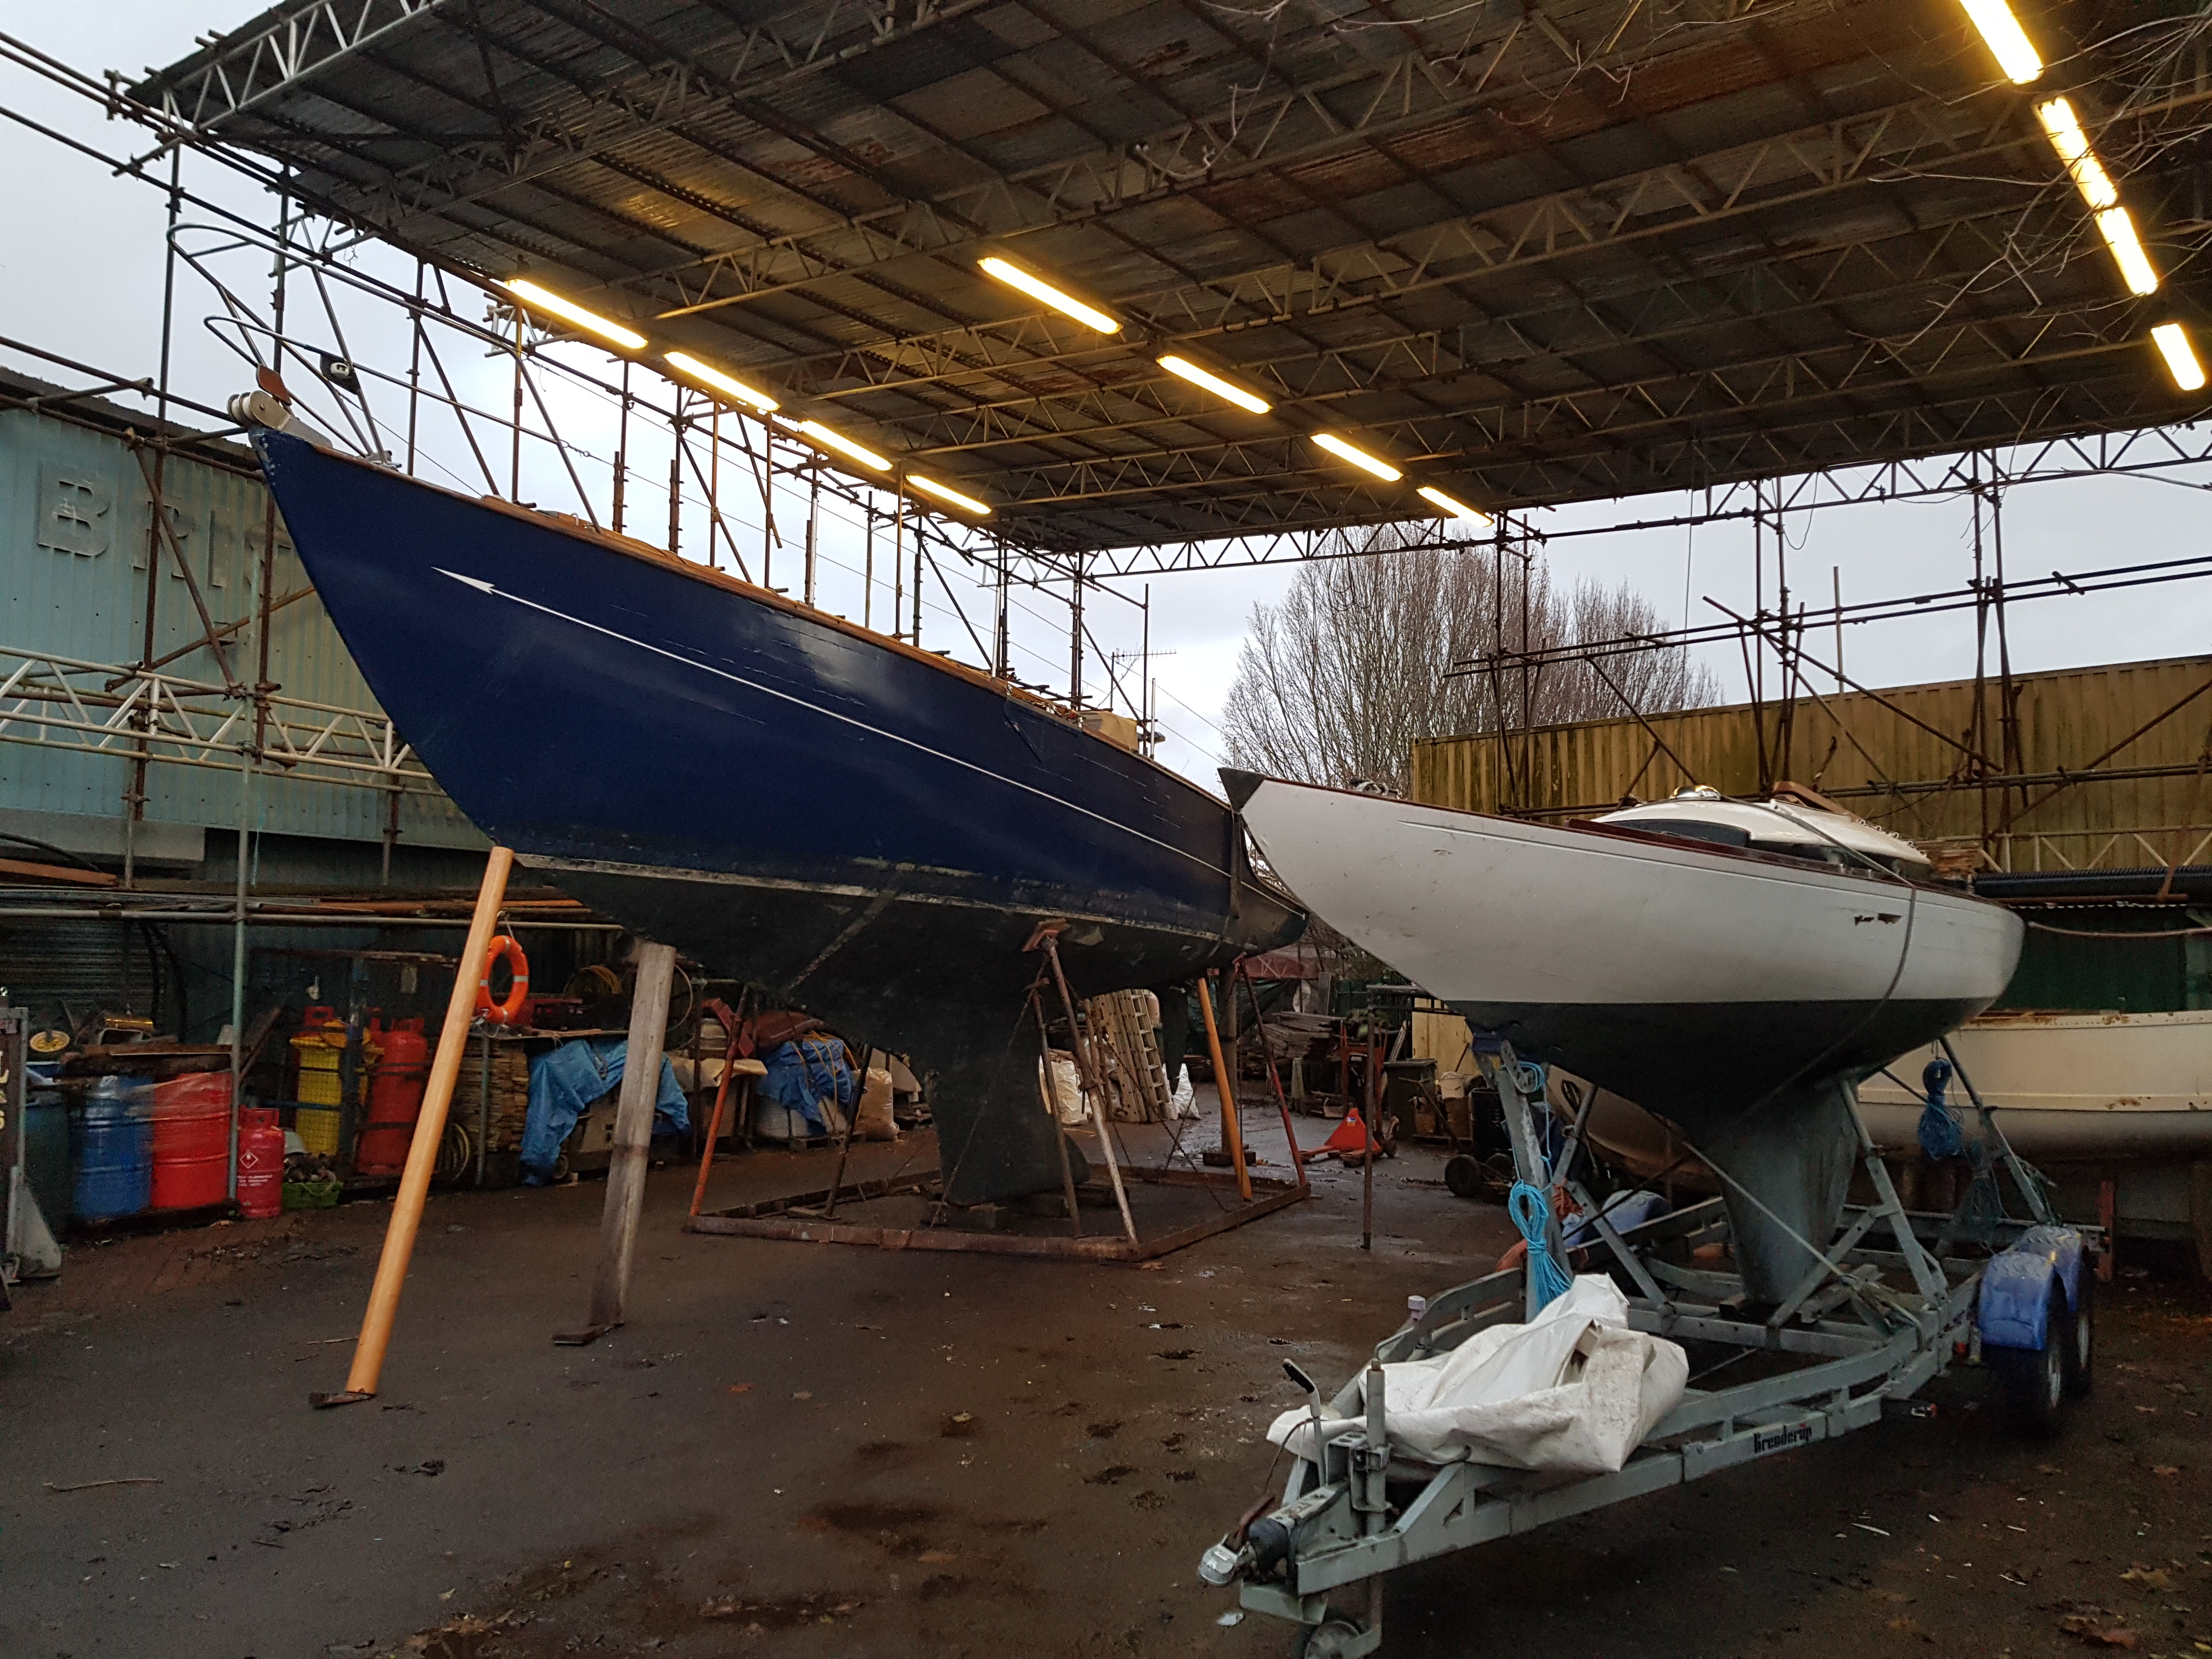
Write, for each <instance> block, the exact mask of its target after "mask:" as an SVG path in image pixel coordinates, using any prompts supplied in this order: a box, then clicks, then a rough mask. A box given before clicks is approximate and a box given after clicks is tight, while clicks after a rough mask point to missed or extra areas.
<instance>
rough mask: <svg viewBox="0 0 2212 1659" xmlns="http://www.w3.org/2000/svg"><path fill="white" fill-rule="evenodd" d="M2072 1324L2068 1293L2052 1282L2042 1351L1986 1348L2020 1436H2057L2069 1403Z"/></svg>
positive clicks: (1984, 1352) (1986, 1361) (1984, 1357)
mask: <svg viewBox="0 0 2212 1659" xmlns="http://www.w3.org/2000/svg"><path fill="white" fill-rule="evenodd" d="M2069 1328H2070V1322H2069V1320H2068V1318H2067V1315H2066V1291H2065V1290H2064V1289H2063V1287H2062V1286H2060V1285H2057V1284H2053V1285H2051V1306H2050V1309H2049V1311H2048V1313H2047V1315H2046V1316H2045V1319H2044V1322H2043V1346H2041V1347H2039V1348H1984V1349H1983V1350H1982V1360H1983V1363H1984V1364H1986V1365H1988V1367H1989V1368H1990V1370H1992V1371H1994V1372H1995V1373H1996V1379H1997V1394H1998V1397H1999V1399H2000V1400H2001V1401H2002V1402H2003V1406H2004V1414H2005V1421H2006V1422H2007V1423H2008V1424H2009V1425H2011V1426H2012V1428H2013V1430H2014V1431H2015V1432H2016V1433H2020V1434H2023V1435H2027V1436H2028V1437H2032V1438H2033V1439H2038V1440H2048V1439H2049V1438H2051V1436H2053V1435H2055V1434H2057V1432H2058V1423H2059V1408H2060V1407H2062V1406H2063V1405H2064V1404H2065V1403H2066V1352H2067V1349H2068V1347H2069V1342H2068V1340H2067V1339H2068V1334H2069Z"/></svg>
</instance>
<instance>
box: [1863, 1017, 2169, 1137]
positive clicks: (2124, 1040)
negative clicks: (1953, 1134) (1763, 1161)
mask: <svg viewBox="0 0 2212 1659" xmlns="http://www.w3.org/2000/svg"><path fill="white" fill-rule="evenodd" d="M1951 1046H1952V1048H1954V1050H1955V1051H1956V1052H1957V1054H1958V1056H1959V1063H1960V1065H1961V1066H1964V1067H1965V1068H1966V1075H1967V1076H1968V1077H1970V1078H1972V1079H1973V1082H1974V1087H1975V1088H1976V1089H1978V1091H1980V1092H1981V1097H1982V1098H1983V1100H1984V1101H1985V1102H1987V1103H1989V1104H1990V1106H1991V1107H1994V1108H1996V1112H1997V1123H1998V1125H1999V1127H2002V1129H2003V1130H2004V1133H2005V1139H2007V1140H2008V1141H2009V1142H2011V1143H2012V1146H2013V1150H2014V1151H2015V1152H2018V1153H2020V1155H2021V1157H2023V1158H2029V1159H2031V1160H2033V1161H2036V1162H2047V1163H2052V1164H2063V1163H2067V1162H2069V1161H2073V1162H2081V1163H2119V1162H2136V1161H2154V1160H2167V1159H2172V1160H2177V1161H2181V1162H2186V1163H2198V1162H2203V1161H2205V1160H2208V1159H2212V1009H2191V1010H2189V1011H2187V1012H2181V1013H2165V1014H2119V1013H2108V1014H2100V1013H2038V1012H2015V1011H2013V1010H2005V1011H2003V1012H1997V1013H1988V1014H1984V1015H1982V1016H1981V1017H1980V1018H1978V1019H1974V1020H1972V1021H1969V1022H1968V1023H1967V1024H1965V1025H1963V1026H1961V1027H1960V1029H1959V1030H1956V1031H1954V1032H1953V1033H1952V1034H1951ZM1935 1055H1936V1050H1935V1049H1933V1048H1928V1049H1924V1050H1916V1051H1915V1052H1913V1053H1911V1054H1906V1055H1905V1056H1903V1057H1902V1058H1900V1059H1899V1060H1898V1062H1897V1063H1896V1064H1895V1065H1894V1066H1891V1067H1890V1069H1891V1070H1892V1071H1893V1072H1894V1073H1896V1074H1897V1075H1898V1077H1899V1079H1902V1080H1903V1081H1904V1082H1905V1083H1906V1084H1909V1085H1911V1086H1912V1087H1913V1088H1916V1089H1917V1087H1918V1086H1919V1083H1920V1073H1921V1068H1922V1067H1923V1066H1924V1065H1926V1063H1927V1062H1928V1061H1929V1060H1930V1059H1933V1058H1934V1057H1935ZM1950 1096H1951V1100H1952V1103H1954V1105H1957V1106H1960V1107H1967V1106H1969V1105H1971V1102H1970V1101H1969V1100H1968V1098H1967V1096H1966V1090H1965V1089H1964V1088H1962V1087H1961V1086H1960V1085H1958V1084H1957V1083H1955V1082H1954V1084H1953V1085H1951V1091H1950ZM1859 1103H1860V1107H1861V1109H1862V1111H1863V1113H1864V1115H1865V1117H1866V1121H1867V1127H1868V1129H1869V1131H1870V1132H1871V1133H1873V1135H1874V1138H1875V1141H1876V1142H1877V1143H1879V1144H1880V1145H1881V1146H1884V1147H1897V1148H1899V1149H1903V1148H1907V1147H1911V1146H1913V1145H1914V1144H1915V1137H1916V1135H1917V1133H1918V1126H1919V1121H1920V1101H1919V1099H1918V1097H1917V1096H1915V1095H1913V1094H1911V1092H1909V1091H1907V1090H1906V1089H1904V1088H1900V1087H1899V1085H1897V1084H1896V1083H1893V1082H1891V1081H1890V1080H1889V1079H1887V1078H1886V1077H1874V1078H1869V1079H1867V1081H1866V1082H1865V1083H1863V1084H1862V1085H1860V1087H1859ZM1970 1121H1971V1120H1970Z"/></svg>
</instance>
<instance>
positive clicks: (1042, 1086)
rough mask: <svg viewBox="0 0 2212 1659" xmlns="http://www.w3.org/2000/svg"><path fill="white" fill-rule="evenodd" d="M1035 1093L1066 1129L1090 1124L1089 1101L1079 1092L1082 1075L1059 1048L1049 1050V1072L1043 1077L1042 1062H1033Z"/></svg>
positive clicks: (1068, 1056)
mask: <svg viewBox="0 0 2212 1659" xmlns="http://www.w3.org/2000/svg"><path fill="white" fill-rule="evenodd" d="M1037 1092H1038V1094H1039V1095H1041V1096H1042V1097H1043V1100H1044V1103H1045V1107H1046V1109H1048V1111H1050V1112H1051V1113H1052V1115H1054V1117H1056V1118H1058V1119H1059V1120H1060V1122H1061V1124H1063V1125H1064V1126H1065V1127H1068V1128H1070V1129H1076V1128H1080V1127H1082V1126H1083V1125H1085V1124H1086V1123H1088V1122H1089V1121H1091V1112H1090V1105H1091V1103H1090V1100H1089V1099H1088V1097H1085V1094H1084V1091H1083V1073H1081V1072H1080V1071H1079V1070H1078V1069H1077V1067H1076V1064H1075V1056H1074V1055H1073V1054H1067V1053H1066V1052H1064V1051H1062V1050H1060V1049H1058V1048H1054V1050H1053V1051H1052V1073H1051V1075H1050V1076H1047V1075H1046V1074H1045V1069H1044V1062H1043V1061H1042V1060H1039V1061H1038V1062H1037Z"/></svg>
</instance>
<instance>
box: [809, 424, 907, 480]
mask: <svg viewBox="0 0 2212 1659" xmlns="http://www.w3.org/2000/svg"><path fill="white" fill-rule="evenodd" d="M792 430H793V432H796V433H798V434H799V435H801V436H803V437H807V438H811V439H812V440H813V441H815V442H816V443H817V444H820V445H822V446H823V447H824V448H826V449H834V450H836V452H837V453H839V454H841V455H849V456H851V457H852V458H853V459H854V460H856V461H858V462H859V463H860V465H862V466H865V467H867V468H869V469H871V470H872V471H877V472H888V471H890V470H891V464H890V462H889V461H887V460H885V459H884V458H883V457H882V456H880V455H878V454H877V453H876V452H875V451H874V450H872V449H870V448H868V447H866V445H865V444H856V443H854V441H852V440H851V439H850V438H848V437H847V436H846V435H844V434H843V433H842V432H832V431H831V430H830V429H829V428H828V427H826V426H824V425H823V424H822V422H819V421H801V422H799V424H798V425H797V426H795V427H793V428H792Z"/></svg>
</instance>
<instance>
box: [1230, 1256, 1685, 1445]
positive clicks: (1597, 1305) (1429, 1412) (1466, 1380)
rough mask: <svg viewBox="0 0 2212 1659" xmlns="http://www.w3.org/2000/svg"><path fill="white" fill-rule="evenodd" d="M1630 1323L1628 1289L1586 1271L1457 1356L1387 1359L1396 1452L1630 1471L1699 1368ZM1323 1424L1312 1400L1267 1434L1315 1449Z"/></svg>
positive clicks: (1387, 1412) (1388, 1415)
mask: <svg viewBox="0 0 2212 1659" xmlns="http://www.w3.org/2000/svg"><path fill="white" fill-rule="evenodd" d="M1627 1322H1628V1299H1627V1298H1626V1297H1624V1296H1623V1295H1622V1294H1621V1293H1620V1288H1619V1287H1618V1286H1617V1285H1614V1284H1613V1281H1612V1280H1611V1279H1607V1278H1606V1277H1605V1276H1604V1275H1602V1274H1598V1273H1586V1274H1583V1276H1582V1277H1580V1278H1578V1279H1576V1280H1575V1282H1574V1288H1573V1289H1571V1291H1568V1292H1567V1293H1566V1294H1565V1296H1562V1297H1559V1298H1558V1299H1556V1300H1555V1301H1553V1303H1552V1304H1551V1305H1550V1306H1549V1307H1547V1308H1546V1309H1545V1310H1543V1311H1542V1312H1541V1313H1540V1314H1538V1315H1537V1316H1536V1317H1535V1318H1534V1319H1533V1320H1531V1321H1530V1322H1528V1323H1527V1324H1525V1325H1492V1326H1491V1327H1489V1328H1487V1329H1486V1330H1480V1331H1477V1332H1476V1333H1475V1334H1474V1335H1473V1336H1471V1337H1469V1338H1468V1340H1466V1341H1464V1342H1462V1343H1461V1344H1460V1346H1458V1347H1456V1348H1455V1349H1453V1350H1452V1351H1451V1352H1449V1353H1443V1354H1438V1355H1437V1356H1436V1357H1435V1358H1431V1359H1414V1360H1408V1361H1407V1362H1405V1363H1404V1364H1396V1365H1385V1366H1384V1367H1383V1425H1384V1427H1385V1429H1386V1430H1387V1431H1388V1432H1389V1437H1390V1445H1391V1449H1392V1450H1393V1451H1395V1452H1397V1453H1399V1454H1401V1455H1404V1456H1407V1457H1411V1458H1415V1459H1418V1460H1419V1461H1420V1462H1428V1463H1452V1462H1459V1461H1461V1460H1462V1459H1465V1460H1467V1461H1468V1462H1476V1463H1491V1464H1496V1465H1498V1466H1499V1467H1502V1468H1516V1469H1559V1470H1565V1471H1567V1472H1570V1473H1572V1474H1602V1473H1610V1472H1611V1471H1613V1470H1615V1469H1618V1468H1620V1467H1621V1465H1622V1464H1624V1463H1626V1462H1627V1461H1628V1459H1629V1455H1630V1454H1632V1452H1634V1451H1635V1449H1637V1447H1638V1446H1639V1445H1641V1444H1642V1443H1643V1442H1644V1436H1645V1435H1647V1434H1649V1433H1650V1431H1651V1428H1652V1425H1655V1424H1656V1423H1657V1422H1658V1421H1659V1419H1661V1418H1662V1417H1664V1416H1666V1415H1667V1413H1668V1412H1670V1411H1672V1410H1674V1407H1676V1406H1677V1405H1678V1404H1680V1401H1681V1398H1682V1390H1683V1388H1684V1386H1685V1384H1686V1383H1687V1382H1688V1381H1689V1376H1690V1362H1689V1357H1688V1356H1687V1355H1686V1354H1685V1353H1684V1352H1682V1350H1681V1349H1680V1347H1679V1346H1676V1345H1675V1344H1674V1343H1672V1342H1668V1341H1667V1340H1664V1339H1662V1338H1660V1337H1656V1336H1648V1335H1646V1334H1644V1333H1643V1332H1641V1331H1632V1330H1630V1329H1628V1328H1627ZM1362 1378H1363V1383H1364V1373H1363V1374H1362ZM1362 1409H1363V1410H1364V1400H1363V1401H1362ZM1329 1416H1330V1413H1328V1412H1327V1411H1324V1412H1323V1413H1322V1419H1323V1421H1324V1422H1326V1421H1328V1419H1329ZM1312 1422H1313V1418H1312V1413H1311V1411H1310V1409H1304V1408H1302V1409H1299V1410H1295V1411H1287V1412H1285V1413H1283V1414H1282V1415H1281V1416H1280V1417H1279V1418H1277V1419H1275V1422H1274V1425H1273V1427H1272V1428H1270V1429H1269V1430H1268V1431H1267V1438H1268V1439H1269V1440H1271V1441H1273V1443H1275V1444H1276V1445H1279V1446H1281V1445H1288V1446H1289V1448H1290V1449H1291V1451H1292V1452H1294V1453H1296V1454H1297V1455H1300V1456H1310V1455H1312V1452H1311V1444H1312V1440H1313V1430H1312Z"/></svg>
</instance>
